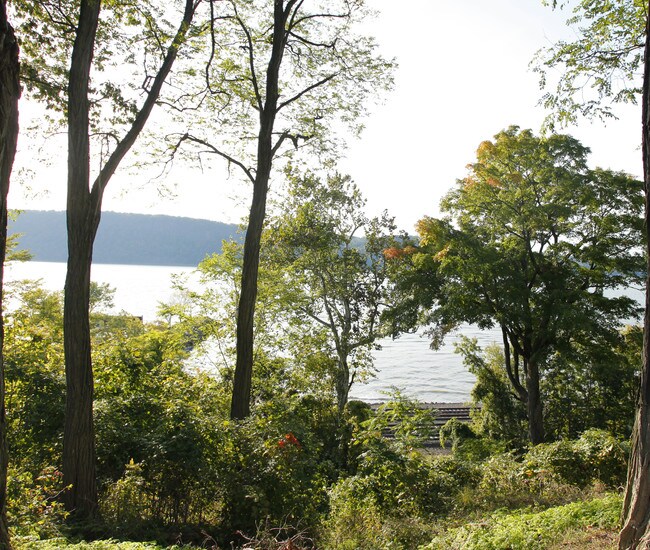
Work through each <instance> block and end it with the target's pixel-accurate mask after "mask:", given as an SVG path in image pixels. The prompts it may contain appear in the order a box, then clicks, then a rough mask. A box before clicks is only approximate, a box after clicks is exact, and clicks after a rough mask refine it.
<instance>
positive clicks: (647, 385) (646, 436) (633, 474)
mask: <svg viewBox="0 0 650 550" xmlns="http://www.w3.org/2000/svg"><path fill="white" fill-rule="evenodd" d="M649 37H650V12H646V41H645V51H644V71H643V98H642V132H643V137H642V155H643V179H644V184H645V185H644V190H645V231H646V246H647V247H648V248H647V250H646V257H647V259H648V265H647V271H646V273H647V277H648V278H647V280H646V295H645V302H646V303H645V317H644V322H643V366H642V370H641V387H640V391H639V401H638V405H637V412H636V418H635V423H634V431H633V433H632V451H631V453H630V462H629V464H628V472H627V486H626V490H625V500H624V502H623V514H622V516H623V528H622V529H621V532H620V535H619V541H618V547H619V549H620V550H629V549H636V548H644V549H648V548H650V38H649Z"/></svg>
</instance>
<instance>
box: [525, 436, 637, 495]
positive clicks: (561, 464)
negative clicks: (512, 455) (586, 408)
mask: <svg viewBox="0 0 650 550" xmlns="http://www.w3.org/2000/svg"><path fill="white" fill-rule="evenodd" d="M628 455H629V449H628V447H627V445H626V444H623V443H621V442H620V441H618V440H617V439H616V438H615V437H613V436H612V435H610V434H609V433H607V432H605V431H604V430H597V429H592V430H587V431H586V432H584V433H583V434H582V435H581V436H580V438H579V439H577V440H575V441H555V442H553V443H543V444H541V445H536V446H535V447H533V448H532V449H530V450H529V451H528V453H527V454H526V456H525V457H524V462H526V463H527V464H528V467H529V468H533V469H542V468H544V469H547V470H549V471H551V472H553V473H554V474H556V475H557V476H559V478H560V479H562V480H563V481H565V482H567V483H570V484H573V485H577V486H579V487H585V486H587V485H589V484H591V483H593V482H595V481H598V482H601V483H604V484H605V485H606V486H608V487H618V486H620V485H623V484H624V483H625V478H626V474H627V457H628Z"/></svg>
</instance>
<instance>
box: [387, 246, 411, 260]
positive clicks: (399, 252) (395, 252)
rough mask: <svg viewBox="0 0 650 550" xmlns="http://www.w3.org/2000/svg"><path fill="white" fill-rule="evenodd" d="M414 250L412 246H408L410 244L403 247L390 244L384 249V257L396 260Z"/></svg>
mask: <svg viewBox="0 0 650 550" xmlns="http://www.w3.org/2000/svg"><path fill="white" fill-rule="evenodd" d="M416 251H417V249H416V248H415V247H414V246H410V245H409V246H405V247H404V248H398V247H396V246H392V247H390V248H386V249H385V250H384V258H386V259H387V260H397V259H399V258H403V257H405V256H410V255H411V254H413V253H414V252H416Z"/></svg>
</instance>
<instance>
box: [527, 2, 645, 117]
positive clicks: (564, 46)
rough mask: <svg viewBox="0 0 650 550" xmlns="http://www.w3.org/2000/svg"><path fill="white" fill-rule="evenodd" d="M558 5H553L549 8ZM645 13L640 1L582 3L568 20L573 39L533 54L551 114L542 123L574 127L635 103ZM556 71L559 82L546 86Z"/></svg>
mask: <svg viewBox="0 0 650 550" xmlns="http://www.w3.org/2000/svg"><path fill="white" fill-rule="evenodd" d="M545 3H546V4H549V2H545ZM557 4H558V2H553V7H556V5H557ZM562 4H564V2H562V3H560V5H562ZM646 10H647V6H646V4H645V2H644V1H643V0H622V1H617V2H611V1H608V0H581V1H580V2H578V3H577V5H575V6H574V7H573V16H572V17H570V18H569V19H568V20H567V25H570V26H573V27H575V28H576V30H577V38H576V40H575V41H564V40H562V41H559V42H557V43H556V44H555V45H553V46H551V47H549V48H544V49H542V50H540V51H539V52H537V54H536V56H535V58H534V59H533V61H532V63H531V65H532V66H533V70H534V71H535V72H537V73H538V74H539V75H540V81H539V82H540V88H542V89H545V90H547V91H546V92H545V93H544V95H543V97H542V100H541V103H542V105H544V107H546V108H547V109H549V110H550V111H551V114H550V115H549V116H548V118H547V120H546V124H547V126H548V127H549V128H550V129H551V130H553V128H554V126H555V124H559V125H560V126H567V125H568V124H572V123H574V122H576V121H577V119H578V117H579V116H584V117H587V118H600V119H605V118H608V117H613V116H615V114H614V110H613V107H614V105H615V104H617V103H636V101H637V98H638V97H639V96H640V94H641V82H640V77H639V74H640V72H641V71H640V67H641V63H642V56H643V45H644V37H645V14H646ZM556 68H559V69H560V70H561V71H562V72H561V75H560V77H559V79H558V80H557V82H552V81H551V82H549V74H550V73H551V71H552V70H553V69H556Z"/></svg>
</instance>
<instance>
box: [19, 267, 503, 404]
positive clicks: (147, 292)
mask: <svg viewBox="0 0 650 550" xmlns="http://www.w3.org/2000/svg"><path fill="white" fill-rule="evenodd" d="M192 272H193V268H189V267H174V266H140V265H113V264H110V265H109V264H95V265H93V268H92V279H93V281H96V282H98V283H109V284H110V285H111V286H112V287H113V288H115V289H116V291H115V298H114V303H115V309H116V310H117V311H126V312H128V313H130V314H132V315H139V316H142V317H143V318H144V320H145V321H153V320H154V319H156V315H157V309H158V305H159V303H160V302H171V301H173V300H174V299H176V297H177V296H175V291H174V290H173V288H172V275H174V274H179V275H186V276H188V277H190V280H192V279H191V277H192ZM22 279H32V280H35V279H40V280H41V281H42V285H43V287H44V288H46V289H48V290H61V289H63V285H64V281H65V264H64V263H53V262H13V263H11V264H9V265H8V266H7V270H6V280H7V281H16V280H22ZM194 280H195V281H196V280H197V279H196V278H195V279H194ZM462 335H464V336H469V337H476V338H477V339H478V341H479V344H480V345H481V346H482V347H485V346H486V345H488V344H490V343H492V342H496V343H500V341H501V334H500V332H499V331H496V330H489V331H482V330H479V329H477V328H476V327H473V326H469V325H465V326H463V327H461V328H460V329H459V330H458V332H457V333H456V334H452V335H450V336H449V337H448V338H447V339H446V340H445V343H444V345H443V346H442V347H441V348H440V349H439V350H435V351H434V350H431V349H430V348H429V341H428V340H427V338H425V337H422V336H420V335H417V334H407V335H404V336H402V337H400V338H398V339H396V340H382V341H381V342H380V344H381V347H382V349H381V350H379V351H376V352H374V360H375V367H376V369H377V372H376V376H375V377H374V378H371V379H370V380H369V381H367V382H365V383H355V385H354V386H353V387H352V391H351V397H352V398H356V399H363V400H366V401H383V400H385V399H386V393H387V392H390V391H391V389H392V388H399V389H400V390H402V391H403V393H404V394H405V395H407V396H409V397H413V398H415V399H418V400H420V401H427V402H464V401H467V400H469V398H470V391H471V389H472V386H473V384H474V377H473V375H472V374H471V373H469V372H468V371H467V369H466V368H465V367H464V365H463V363H462V360H461V357H460V356H459V355H458V354H456V353H454V342H456V341H458V339H459V337H460V336H462Z"/></svg>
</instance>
